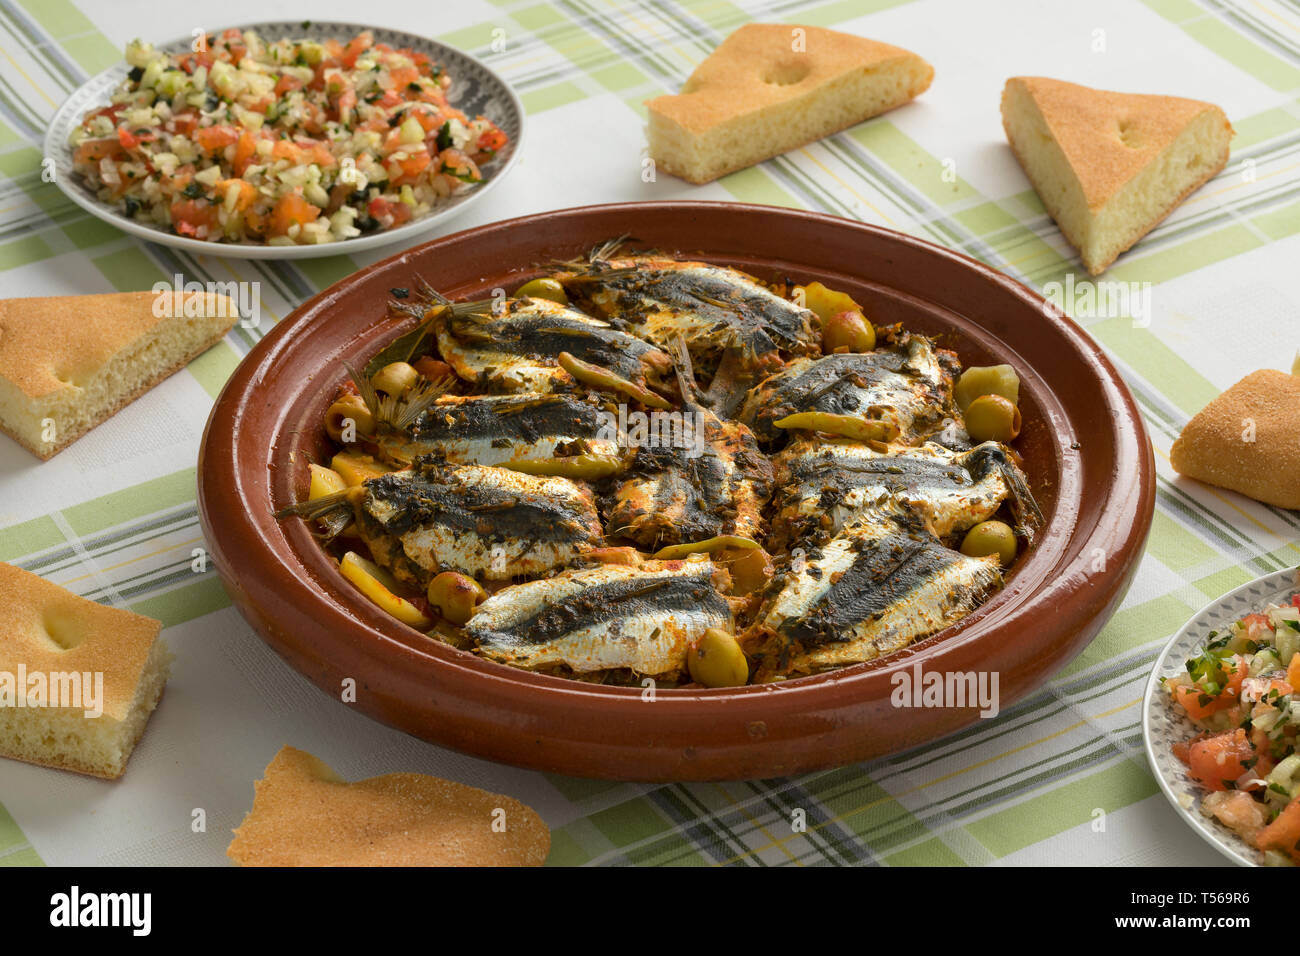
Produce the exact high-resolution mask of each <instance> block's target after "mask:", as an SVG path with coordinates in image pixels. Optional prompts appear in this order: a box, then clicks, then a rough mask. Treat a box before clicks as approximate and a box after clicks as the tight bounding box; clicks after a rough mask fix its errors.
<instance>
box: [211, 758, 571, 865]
mask: <svg viewBox="0 0 1300 956" xmlns="http://www.w3.org/2000/svg"><path fill="white" fill-rule="evenodd" d="M255 791H256V792H255V794H254V797H253V809H252V810H250V811H249V812H248V815H247V816H246V817H244V822H243V823H241V824H240V826H239V829H237V830H235V839H234V840H233V841H232V842H231V844H230V848H229V849H228V850H227V851H226V855H227V856H229V857H230V858H231V859H232V860H234V861H235V862H236V863H237V864H239V865H240V866H541V865H542V863H544V862H545V861H546V855H547V853H549V852H550V848H551V834H550V831H549V830H548V829H547V828H546V824H545V823H543V822H542V818H541V817H539V816H538V815H537V812H536V811H535V810H533V809H532V808H531V807H527V806H525V805H524V804H522V803H520V802H519V801H518V800H515V799H513V798H511V797H504V796H501V795H500V794H496V793H488V792H487V791H486V790H479V789H477V788H475V787H467V786H465V785H464V784H461V783H453V782H452V781H450V780H441V779H439V778H438V777H430V776H428V775H426V774H421V773H389V774H384V775H383V776H382V777H370V778H369V779H366V780H358V781H357V782H356V783H348V782H347V781H345V780H344V779H342V778H341V777H340V776H339V775H338V774H336V773H335V772H334V771H333V770H331V769H330V768H329V767H327V766H326V765H325V764H324V763H323V762H322V761H320V760H318V759H317V758H316V757H313V756H312V755H311V754H309V753H306V752H304V751H302V750H297V749H295V748H293V747H285V748H283V749H282V750H281V751H280V752H279V753H278V754H276V755H275V758H274V759H273V760H272V761H271V763H270V765H269V766H268V767H267V768H266V775H265V776H264V777H263V778H262V779H261V780H259V781H258V782H257V783H256V785H255Z"/></svg>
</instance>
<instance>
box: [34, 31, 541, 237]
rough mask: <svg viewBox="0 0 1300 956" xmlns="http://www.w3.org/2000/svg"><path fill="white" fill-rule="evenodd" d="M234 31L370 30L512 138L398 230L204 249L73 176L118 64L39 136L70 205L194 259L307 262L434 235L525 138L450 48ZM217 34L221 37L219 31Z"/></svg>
mask: <svg viewBox="0 0 1300 956" xmlns="http://www.w3.org/2000/svg"><path fill="white" fill-rule="evenodd" d="M238 29H240V30H256V31H257V33H258V34H260V35H261V36H262V37H263V38H264V39H266V40H269V41H275V40H282V39H286V38H287V39H295V40H301V39H310V40H327V39H329V38H331V37H333V38H335V39H342V40H346V39H349V38H351V37H353V36H355V35H356V34H357V33H359V32H360V31H362V30H370V31H371V33H373V34H374V37H375V42H376V43H387V44H389V45H390V46H393V47H410V48H411V49H413V50H415V51H416V52H418V53H424V54H427V55H428V56H429V57H430V59H432V60H433V61H434V62H436V63H440V64H442V66H443V67H444V68H445V69H446V70H447V71H448V72H450V73H451V76H452V86H451V89H450V90H449V91H448V99H449V100H450V101H451V103H452V105H453V106H456V107H457V108H459V109H461V110H463V111H464V112H465V113H467V114H469V115H470V116H477V115H479V114H480V113H481V114H483V115H484V116H487V117H488V118H489V119H491V120H492V121H494V122H495V123H496V124H497V125H498V126H499V127H501V129H502V130H503V131H504V132H505V134H506V136H508V137H509V138H510V141H509V143H507V144H506V146H505V148H504V149H502V150H501V152H500V153H498V154H497V155H496V156H495V157H494V158H493V160H492V162H490V163H487V164H485V165H484V166H483V181H482V182H481V183H479V184H478V185H476V186H473V187H471V188H469V189H466V190H463V191H461V192H458V193H456V194H454V195H452V196H451V197H449V198H448V199H446V200H445V201H443V202H442V203H441V204H440V205H438V206H435V207H434V208H433V209H432V210H431V211H430V212H429V213H428V214H426V215H425V216H423V217H421V218H419V219H415V220H412V221H411V222H408V223H406V224H404V225H402V226H399V227H398V228H396V229H389V230H384V231H381V232H375V233H371V234H369V235H365V236H357V237H356V238H354V239H344V240H343V241H341V242H327V243H321V244H316V245H310V246H268V245H265V244H262V243H236V242H205V241H203V240H201V239H191V238H188V237H186V236H178V235H175V234H174V233H171V232H168V231H166V230H165V229H163V228H161V227H158V226H153V225H144V224H141V223H138V222H135V221H133V220H131V219H128V218H127V217H126V215H125V214H124V213H123V212H122V211H121V210H119V209H117V208H116V207H114V206H110V205H109V204H107V203H104V202H101V201H100V200H99V198H98V197H97V196H96V195H95V192H94V190H93V189H91V188H90V186H89V185H88V184H87V183H86V182H85V181H84V180H82V178H81V177H80V176H77V175H76V173H74V172H73V169H72V150H71V148H70V147H69V146H68V134H69V133H71V132H72V130H73V129H74V128H75V127H76V126H77V125H78V124H79V123H80V122H81V118H82V117H83V116H85V115H86V113H87V112H89V111H90V110H93V109H97V108H99V107H101V106H107V105H108V103H109V97H110V96H111V95H112V93H113V91H114V90H115V89H116V88H117V86H118V84H119V83H121V82H122V80H123V79H124V78H125V77H126V74H127V72H128V69H129V68H128V66H127V64H126V60H125V59H123V61H122V62H121V63H119V64H118V65H116V66H114V67H111V68H110V69H107V70H105V71H104V72H103V73H100V74H99V75H98V76H96V77H94V78H93V79H91V80H88V81H87V82H86V83H84V84H83V85H82V86H81V87H80V88H78V89H77V90H76V91H75V92H73V94H72V95H71V96H69V97H68V99H67V101H66V102H65V103H64V104H63V105H62V106H61V107H60V108H59V111H58V112H57V113H55V114H54V119H53V120H52V121H51V123H50V128H49V131H48V132H47V133H46V134H45V155H46V157H47V158H50V159H53V160H54V168H55V180H54V181H55V183H56V184H57V185H58V187H59V188H60V189H62V190H63V191H64V193H66V194H67V196H68V198H69V199H71V200H72V201H73V202H75V203H76V204H77V205H78V206H80V207H81V208H82V209H85V210H86V211H87V212H89V213H90V214H91V215H94V216H98V217H99V218H100V219H103V220H104V221H105V222H108V223H111V224H112V225H114V226H116V227H117V228H118V229H121V230H122V231H123V232H128V233H131V234H132V235H134V236H139V237H140V238H141V239H147V240H148V241H150V242H157V243H161V244H162V245H167V246H174V247H176V248H179V249H186V250H188V251H190V252H193V253H204V254H207V255H215V256H228V257H231V258H236V259H311V258H315V257H318V256H336V255H345V254H348V253H353V252H358V251H360V250H362V249H370V248H372V247H374V246H384V245H388V244H390V243H397V242H402V241H410V240H411V239H413V238H414V237H415V236H416V235H418V234H420V233H422V232H426V231H428V230H429V229H432V228H433V227H434V226H436V225H438V224H439V223H443V222H446V221H447V220H449V219H451V218H452V217H453V216H458V215H460V213H462V212H464V210H465V208H466V206H468V205H469V204H470V203H472V202H474V201H475V200H476V199H478V198H479V197H480V196H482V195H483V194H484V193H486V192H487V191H488V190H489V189H491V188H492V187H493V186H495V185H496V184H497V183H498V182H500V181H501V180H502V179H504V178H505V176H506V174H507V173H508V172H510V168H511V167H512V166H513V165H514V163H515V160H516V159H517V158H518V156H519V149H520V145H521V142H522V137H523V126H524V109H523V105H522V104H521V103H520V102H519V97H518V96H516V95H515V92H514V90H512V89H511V88H510V87H509V86H508V85H507V84H506V82H505V81H504V80H503V79H501V77H499V76H498V75H497V74H496V73H494V72H493V71H492V70H491V69H489V68H488V67H487V66H486V65H484V64H483V63H482V62H480V61H479V60H477V59H475V58H474V57H472V56H470V55H469V54H468V53H462V52H461V51H460V50H457V49H455V48H453V47H449V46H445V45H444V44H441V43H437V42H436V41H434V40H430V39H427V38H425V37H420V36H416V35H415V34H412V33H403V32H401V31H398V30H386V29H383V28H379V27H363V26H359V25H357V24H352V23H315V22H302V21H295V22H293V23H288V22H277V23H251V24H245V25H243V26H240V27H238ZM218 32H220V31H218ZM191 42H192V38H191V37H184V38H183V39H180V40H175V41H173V42H171V43H164V44H161V45H159V46H158V49H160V50H163V51H165V52H168V53H181V52H185V51H186V50H188V49H189V48H190V43H191Z"/></svg>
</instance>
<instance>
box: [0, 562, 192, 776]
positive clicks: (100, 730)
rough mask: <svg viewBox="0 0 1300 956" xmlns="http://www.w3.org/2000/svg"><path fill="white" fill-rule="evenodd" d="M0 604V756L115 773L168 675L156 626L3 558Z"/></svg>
mask: <svg viewBox="0 0 1300 956" xmlns="http://www.w3.org/2000/svg"><path fill="white" fill-rule="evenodd" d="M0 608H2V609H3V610H0V616H2V617H3V619H4V622H3V624H2V625H0V756H2V757H9V758H11V759H14V760H22V761H26V762H27V763H34V764H40V765H41V766H45V767H57V768H59V769H61V770H74V771H76V772H77V773H84V774H90V775H92V776H96V777H105V778H107V779H114V778H117V777H120V776H121V775H122V773H123V772H124V771H125V770H126V763H127V760H128V759H129V758H130V756H131V752H132V751H133V750H134V749H135V745H136V743H137V742H138V741H139V739H140V737H141V735H142V734H143V733H144V729H145V725H146V724H147V723H148V721H149V715H150V714H152V713H153V710H154V708H155V707H156V706H157V705H158V700H159V698H160V697H161V696H162V692H163V688H164V686H166V683H167V676H168V672H169V670H170V666H171V654H170V652H169V651H168V650H167V646H166V644H165V643H164V642H163V641H162V639H161V638H159V636H158V633H159V631H160V629H161V628H162V625H161V624H160V623H159V622H158V621H155V620H153V619H152V618H148V617H143V616H142V615H139V614H133V613H132V612H130V611H124V610H120V609H118V608H113V607H106V606H104V605H102V604H97V603H95V602H94V601H88V600H86V599H85V598H83V597H78V596H77V595H75V594H73V593H72V592H71V591H68V590H65V589H64V588H61V587H59V586H58V585H57V584H54V583H53V582H50V581H46V580H45V579H43V578H41V577H38V576H37V575H35V574H32V573H30V572H28V571H24V570H23V569H21V568H17V567H14V566H13V565H11V564H4V563H0ZM20 697H21V698H22V699H21V700H19V698H20Z"/></svg>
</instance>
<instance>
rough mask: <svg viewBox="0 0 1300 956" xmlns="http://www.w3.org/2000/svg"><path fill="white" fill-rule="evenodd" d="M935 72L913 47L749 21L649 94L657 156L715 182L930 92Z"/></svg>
mask: <svg viewBox="0 0 1300 956" xmlns="http://www.w3.org/2000/svg"><path fill="white" fill-rule="evenodd" d="M933 78H934V69H933V68H932V67H931V66H930V64H929V63H927V62H925V60H923V59H921V58H920V57H919V56H917V55H916V54H915V53H909V52H908V51H907V50H903V49H900V48H898V47H895V46H890V45H889V44H887V43H878V42H876V41H875V40H867V39H865V38H863V37H859V36H853V35H851V34H847V33H838V32H836V31H834V30H825V29H822V28H821V27H807V26H803V27H801V26H795V25H792V24H781V23H748V24H746V25H745V26H743V27H741V28H740V29H738V30H736V31H735V32H734V33H732V34H731V35H730V36H729V37H727V39H725V40H724V41H723V42H722V45H721V46H719V47H718V48H717V49H716V50H714V51H713V53H712V54H710V55H709V57H708V58H707V59H705V60H704V61H703V62H702V63H701V64H700V65H699V66H698V67H696V68H695V72H694V73H692V74H691V75H690V77H689V79H687V81H686V84H685V86H683V87H682V91H681V93H678V94H677V95H669V96H659V97H656V98H655V99H653V100H650V101H649V102H648V103H647V104H646V106H647V108H648V109H649V114H650V121H649V127H648V136H649V140H650V156H651V157H652V158H653V159H654V161H655V163H656V165H657V167H658V168H660V169H663V170H664V171H665V172H669V173H672V174H673V175H674V176H680V177H681V178H682V179H685V180H687V181H688V182H692V183H707V182H712V181H713V180H715V179H717V178H718V177H719V176H724V175H726V174H727V173H730V172H734V171H735V170H738V169H744V168H745V167H746V166H752V165H754V164H755V163H758V162H762V161H763V160H765V159H770V158H771V157H773V156H776V155H778V154H780V153H784V152H786V151H787V150H791V149H794V148H796V147H798V146H802V145H804V144H805V143H810V142H812V141H813V140H818V139H821V138H823V137H825V136H829V135H831V134H832V133H836V132H839V131H840V130H842V129H845V128H846V127H849V126H852V125H854V124H855V123H861V122H862V121H863V120H865V119H868V118H870V117H872V116H876V115H877V114H880V113H883V112H885V111H886V110H891V109H894V108H895V107H897V106H902V105H903V104H904V103H907V102H909V101H910V100H912V99H913V98H914V97H916V96H917V95H918V94H920V93H922V92H924V91H925V90H926V89H927V88H928V87H929V86H930V81H931V80H932V79H933Z"/></svg>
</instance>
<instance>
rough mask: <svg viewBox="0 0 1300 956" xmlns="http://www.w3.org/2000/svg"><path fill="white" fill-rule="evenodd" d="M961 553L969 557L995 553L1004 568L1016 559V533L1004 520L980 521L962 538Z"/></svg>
mask: <svg viewBox="0 0 1300 956" xmlns="http://www.w3.org/2000/svg"><path fill="white" fill-rule="evenodd" d="M961 553H962V554H964V555H966V556H967V557H969V558H982V557H985V556H986V555H990V554H996V555H997V556H998V560H999V561H1001V562H1002V566H1003V567H1004V568H1005V567H1006V566H1007V565H1009V564H1010V563H1011V562H1012V561H1014V560H1015V559H1016V533H1015V532H1014V531H1012V530H1011V526H1010V525H1009V524H1007V523H1006V522H1004V521H981V522H980V523H979V524H977V525H975V527H973V528H971V529H970V530H969V531H967V532H966V537H964V538H962V540H961Z"/></svg>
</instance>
